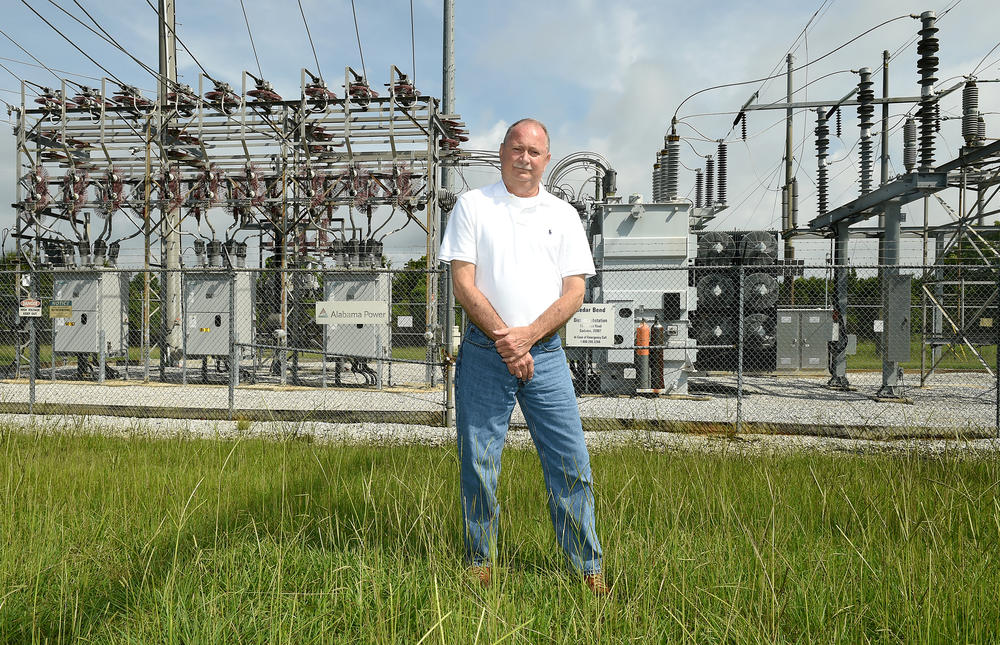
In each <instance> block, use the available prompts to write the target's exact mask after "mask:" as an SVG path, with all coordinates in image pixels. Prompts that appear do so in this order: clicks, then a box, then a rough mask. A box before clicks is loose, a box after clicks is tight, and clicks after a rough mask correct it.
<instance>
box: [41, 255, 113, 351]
mask: <svg viewBox="0 0 1000 645" xmlns="http://www.w3.org/2000/svg"><path fill="white" fill-rule="evenodd" d="M52 299H53V300H61V301H68V302H70V304H71V306H72V316H70V317H69V318H56V319H54V320H53V334H54V338H53V341H52V344H53V351H54V352H56V353H57V354H89V353H94V354H98V353H100V352H101V351H102V348H101V334H102V332H103V335H104V348H103V351H104V352H105V353H107V354H118V353H121V352H124V351H125V343H124V341H125V338H126V331H125V326H126V324H127V318H126V311H125V308H124V303H125V302H127V301H128V279H127V276H126V274H123V273H116V272H106V271H73V272H65V273H64V272H58V273H57V274H56V275H55V278H54V280H53V284H52Z"/></svg>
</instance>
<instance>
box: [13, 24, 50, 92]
mask: <svg viewBox="0 0 1000 645" xmlns="http://www.w3.org/2000/svg"><path fill="white" fill-rule="evenodd" d="M0 34H3V36H4V38H6V39H7V40H9V41H10V42H12V43H14V44H15V45H17V48H18V49H20V50H21V51H23V52H24V53H25V54H27V55H28V57H30V58H31V60H33V61H35V62H36V63H38V64H39V65H41V66H42V67H44V68H45V69H47V70H48V71H49V73H50V74H52V75H53V76H55V77H56V80H57V81H59V82H60V83H62V80H63V79H61V78H60V77H59V75H58V74H56V73H55V72H53V71H52V68H50V67H49V66H48V65H46V64H45V63H43V62H42V61H40V60H38V59H37V58H35V56H34V55H33V54H32V53H31V52H29V51H28V50H27V49H25V48H24V47H21V45H20V43H18V42H17V41H16V40H14V39H13V38H11V37H10V36H8V35H7V32H5V31H4V30H3V29H0Z"/></svg>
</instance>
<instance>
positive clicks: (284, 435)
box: [0, 414, 1000, 459]
mask: <svg viewBox="0 0 1000 645" xmlns="http://www.w3.org/2000/svg"><path fill="white" fill-rule="evenodd" d="M0 427H4V428H13V429H17V430H19V431H22V432H44V433H69V434H75V433H80V434H100V435H106V436H112V437H115V436H117V437H144V438H160V439H168V438H178V437H181V438H192V439H206V438H207V439H212V438H220V439H235V438H239V437H256V438H265V439H271V440H278V441H280V440H295V439H304V440H310V441H315V442H317V443H324V444H337V443H346V444H378V445H413V444H419V445H433V446H452V445H454V442H455V435H454V429H449V428H441V427H431V426H417V425H402V424H393V423H385V424H375V423H338V424H334V423H320V422H298V423H293V422H251V423H247V422H235V421H201V420H184V419H139V418H128V417H124V418H123V417H105V416H69V415H67V416H46V417H38V416H36V417H32V416H29V415H19V414H3V415H0ZM586 439H587V445H588V446H590V448H591V450H593V451H600V450H609V449H615V448H620V447H638V448H641V449H645V450H651V451H658V452H678V453H704V454H721V455H728V456H733V457H740V456H766V455H781V454H791V453H819V454H884V455H920V456H929V457H960V458H990V459H995V458H997V457H998V456H1000V439H996V438H991V439H896V440H874V439H845V438H834V437H820V436H807V435H775V434H741V435H738V436H735V437H729V436H725V435H695V434H687V433H672V432H659V431H636V430H612V431H604V432H587V433H586ZM507 445H508V446H511V447H514V448H516V449H530V448H531V446H532V444H531V438H530V436H529V434H528V432H527V431H526V430H520V429H512V430H511V431H510V434H509V435H508V437H507Z"/></svg>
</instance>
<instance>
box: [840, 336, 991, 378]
mask: <svg viewBox="0 0 1000 645" xmlns="http://www.w3.org/2000/svg"><path fill="white" fill-rule="evenodd" d="M920 349H921V344H920V339H919V338H917V339H915V340H911V341H910V360H909V361H906V362H905V363H902V364H901V365H902V366H903V369H907V370H919V369H920ZM977 349H979V352H980V353H981V354H982V355H983V358H984V359H986V363H987V364H988V365H989V366H990V369H993V367H994V366H995V365H996V360H997V358H996V356H997V354H996V345H982V346H980V347H978V348H977ZM924 351H925V353H926V356H925V359H924V360H925V363H924V369H925V370H928V369H930V367H931V365H932V363H933V360H932V358H931V352H930V348H925V349H924ZM941 351H942V352H944V358H943V359H942V361H941V363H940V364H939V365H938V369H951V370H976V371H985V370H983V364H982V363H980V362H979V359H978V358H976V355H975V354H973V353H972V351H971V350H970V349H969V348H968V347H966V346H965V345H961V346H958V347H956V348H955V350H954V351H953V352H948V351H946V348H942V350H941ZM824 367H825V366H824ZM847 368H848V369H863V370H874V369H882V355H881V354H879V353H878V352H877V351H876V348H875V343H874V342H873V341H858V352H857V354H854V355H853V356H848V357H847Z"/></svg>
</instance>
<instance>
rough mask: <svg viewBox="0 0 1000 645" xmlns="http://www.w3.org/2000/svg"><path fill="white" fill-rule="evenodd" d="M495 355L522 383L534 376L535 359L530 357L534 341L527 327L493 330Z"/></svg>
mask: <svg viewBox="0 0 1000 645" xmlns="http://www.w3.org/2000/svg"><path fill="white" fill-rule="evenodd" d="M493 335H494V336H495V337H496V347H497V353H498V354H500V358H502V359H503V361H504V363H506V364H507V370H508V371H509V372H510V373H511V374H512V375H514V376H516V377H517V378H519V379H521V380H522V381H530V380H531V377H532V376H534V375H535V359H533V358H532V357H531V351H530V350H531V346H532V345H533V344H534V340H533V338H532V336H531V330H530V329H529V328H527V327H504V328H502V329H495V330H493Z"/></svg>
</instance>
